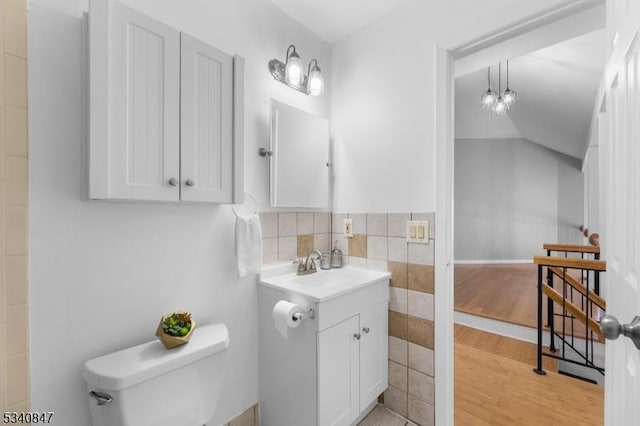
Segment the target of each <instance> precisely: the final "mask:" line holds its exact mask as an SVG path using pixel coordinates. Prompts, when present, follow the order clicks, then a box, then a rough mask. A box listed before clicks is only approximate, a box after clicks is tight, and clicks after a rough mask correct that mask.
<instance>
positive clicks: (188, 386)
mask: <svg viewBox="0 0 640 426" xmlns="http://www.w3.org/2000/svg"><path fill="white" fill-rule="evenodd" d="M228 347H229V331H228V330H227V326H226V325H224V324H211V325H204V326H197V327H196V329H195V330H193V336H192V337H191V341H190V342H189V343H187V344H186V345H182V346H179V347H177V348H174V349H170V350H167V349H165V347H164V346H163V344H162V343H160V342H159V341H153V342H149V343H144V344H142V345H138V346H134V347H132V348H128V349H124V350H121V351H118V352H114V353H111V354H108V355H104V356H101V357H99V358H95V359H92V360H91V361H87V362H86V363H85V365H84V369H83V371H82V377H83V378H84V380H85V381H86V382H87V387H88V389H89V406H90V410H91V421H92V423H93V426H201V425H204V424H205V423H206V422H208V421H210V420H211V419H212V418H213V414H214V412H215V408H216V405H217V402H218V397H219V396H220V388H221V385H222V380H223V378H224V372H225V361H226V353H227V348H228Z"/></svg>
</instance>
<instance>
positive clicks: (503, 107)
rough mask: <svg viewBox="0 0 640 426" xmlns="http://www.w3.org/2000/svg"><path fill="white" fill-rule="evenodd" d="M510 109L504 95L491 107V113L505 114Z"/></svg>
mask: <svg viewBox="0 0 640 426" xmlns="http://www.w3.org/2000/svg"><path fill="white" fill-rule="evenodd" d="M507 111H509V106H508V105H507V104H506V103H505V102H504V99H503V98H502V96H500V97H499V98H498V100H497V101H496V103H495V104H493V107H492V108H491V114H493V115H505V114H506V113H507Z"/></svg>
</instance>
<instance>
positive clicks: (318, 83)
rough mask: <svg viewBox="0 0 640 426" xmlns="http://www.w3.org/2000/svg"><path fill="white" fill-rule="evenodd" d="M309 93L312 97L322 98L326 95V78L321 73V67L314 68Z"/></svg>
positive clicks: (309, 82)
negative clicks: (321, 96)
mask: <svg viewBox="0 0 640 426" xmlns="http://www.w3.org/2000/svg"><path fill="white" fill-rule="evenodd" d="M307 92H308V93H309V94H310V95H311V96H320V95H322V94H323V93H324V78H323V77H322V73H321V72H320V67H318V66H317V65H316V66H314V67H313V69H312V70H311V72H310V73H309V81H308V83H307Z"/></svg>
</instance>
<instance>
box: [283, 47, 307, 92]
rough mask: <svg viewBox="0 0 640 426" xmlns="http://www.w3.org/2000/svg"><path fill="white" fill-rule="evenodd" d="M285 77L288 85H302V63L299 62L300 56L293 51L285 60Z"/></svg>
mask: <svg viewBox="0 0 640 426" xmlns="http://www.w3.org/2000/svg"><path fill="white" fill-rule="evenodd" d="M285 76H286V78H287V82H288V83H289V84H293V85H294V86H299V85H300V83H302V79H303V75H302V62H300V56H298V54H297V53H296V52H295V51H294V52H293V53H291V55H289V57H288V58H287V66H286V68H285Z"/></svg>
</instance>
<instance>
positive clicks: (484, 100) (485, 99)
mask: <svg viewBox="0 0 640 426" xmlns="http://www.w3.org/2000/svg"><path fill="white" fill-rule="evenodd" d="M496 99H498V96H497V95H496V92H494V91H493V90H491V67H487V91H486V92H483V93H482V96H480V104H481V105H482V108H491V106H492V105H493V104H494V103H495V101H496Z"/></svg>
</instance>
